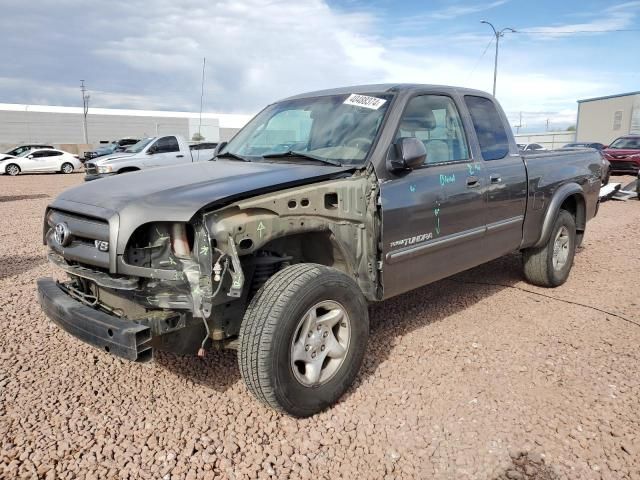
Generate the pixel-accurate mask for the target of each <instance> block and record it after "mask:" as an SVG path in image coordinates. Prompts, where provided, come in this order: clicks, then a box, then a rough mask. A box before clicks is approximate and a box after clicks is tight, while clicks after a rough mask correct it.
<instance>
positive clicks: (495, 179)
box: [489, 174, 502, 183]
mask: <svg viewBox="0 0 640 480" xmlns="http://www.w3.org/2000/svg"><path fill="white" fill-rule="evenodd" d="M489 180H491V183H500V182H501V181H502V177H501V176H500V175H498V174H495V175H490V176H489Z"/></svg>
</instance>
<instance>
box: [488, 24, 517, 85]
mask: <svg viewBox="0 0 640 480" xmlns="http://www.w3.org/2000/svg"><path fill="white" fill-rule="evenodd" d="M480 23H486V24H487V25H489V26H490V27H491V30H493V34H494V35H495V36H496V56H495V59H494V62H493V96H494V97H495V96H496V82H497V79H498V49H499V47H500V37H504V34H505V32H513V33H515V30H514V29H513V28H510V27H507V28H503V29H502V30H496V27H494V26H493V23H491V22H487V21H486V20H482V21H481V22H480Z"/></svg>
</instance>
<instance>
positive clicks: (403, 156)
mask: <svg viewBox="0 0 640 480" xmlns="http://www.w3.org/2000/svg"><path fill="white" fill-rule="evenodd" d="M395 148H396V158H395V159H394V160H391V169H392V170H394V171H395V170H413V169H414V168H417V167H419V166H421V165H422V164H424V161H425V160H426V159H427V149H426V148H425V146H424V143H422V142H421V141H420V140H418V139H417V138H414V137H402V138H399V139H398V140H397V141H396V143H395Z"/></svg>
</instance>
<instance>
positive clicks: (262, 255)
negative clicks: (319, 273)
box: [249, 250, 293, 297]
mask: <svg viewBox="0 0 640 480" xmlns="http://www.w3.org/2000/svg"><path fill="white" fill-rule="evenodd" d="M292 258H293V257H282V256H279V255H278V254H277V253H273V252H269V251H265V250H261V251H259V252H257V253H256V255H255V257H254V259H253V263H254V270H253V279H252V281H251V291H250V294H249V295H250V297H253V296H254V295H255V294H256V293H257V292H258V290H260V288H261V287H262V286H263V285H264V284H265V283H266V281H267V280H269V278H270V277H271V276H272V275H273V274H274V273H276V272H277V271H278V270H280V269H281V268H283V267H285V266H287V265H288V264H289V261H291V259H292Z"/></svg>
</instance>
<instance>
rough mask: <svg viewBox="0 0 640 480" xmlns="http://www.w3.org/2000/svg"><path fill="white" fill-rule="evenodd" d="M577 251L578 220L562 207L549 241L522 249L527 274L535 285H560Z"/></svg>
mask: <svg viewBox="0 0 640 480" xmlns="http://www.w3.org/2000/svg"><path fill="white" fill-rule="evenodd" d="M575 251H576V221H575V219H574V218H573V215H571V213H569V212H567V211H566V210H560V212H559V213H558V217H557V218H556V221H555V223H554V225H553V229H552V230H551V235H550V236H549V239H548V240H547V243H546V244H545V245H543V246H542V247H539V248H529V249H527V250H524V251H523V252H522V259H523V266H524V276H525V277H526V279H527V280H528V281H529V282H530V283H533V284H534V285H539V286H541V287H557V286H559V285H562V284H563V283H564V282H566V281H567V278H568V277H569V272H570V271H571V267H572V266H573V257H574V255H575Z"/></svg>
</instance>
